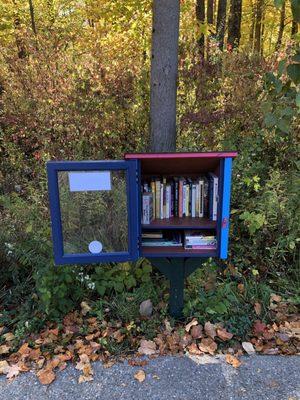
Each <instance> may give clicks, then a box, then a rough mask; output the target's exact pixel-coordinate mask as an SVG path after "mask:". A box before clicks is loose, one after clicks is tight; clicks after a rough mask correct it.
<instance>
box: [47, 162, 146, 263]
mask: <svg viewBox="0 0 300 400" xmlns="http://www.w3.org/2000/svg"><path fill="white" fill-rule="evenodd" d="M137 163H138V161H136V160H128V161H79V162H74V161H66V162H64V161H50V162H48V163H47V172H48V188H49V198H50V211H51V224H52V240H53V248H54V258H55V263H56V264H57V265H60V264H79V263H81V264H89V263H98V262H110V261H112V262H113V261H116V262H119V261H132V260H135V259H137V258H138V252H139V249H138V232H139V226H138V201H139V199H138V184H137V180H138V179H137V178H138V175H137V174H138V164H137Z"/></svg>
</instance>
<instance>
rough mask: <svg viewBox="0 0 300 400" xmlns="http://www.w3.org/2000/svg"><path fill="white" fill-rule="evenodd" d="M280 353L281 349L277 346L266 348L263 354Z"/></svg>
mask: <svg viewBox="0 0 300 400" xmlns="http://www.w3.org/2000/svg"><path fill="white" fill-rule="evenodd" d="M278 353H279V349H278V348H277V347H275V348H273V349H265V350H264V351H263V354H266V355H269V356H273V355H276V354H278Z"/></svg>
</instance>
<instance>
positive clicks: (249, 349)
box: [242, 342, 255, 356]
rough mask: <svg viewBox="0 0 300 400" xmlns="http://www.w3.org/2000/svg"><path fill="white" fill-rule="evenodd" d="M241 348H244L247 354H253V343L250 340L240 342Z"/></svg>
mask: <svg viewBox="0 0 300 400" xmlns="http://www.w3.org/2000/svg"><path fill="white" fill-rule="evenodd" d="M242 346H243V349H244V350H245V352H246V353H247V354H249V356H251V355H252V354H255V349H254V347H253V344H252V343H250V342H243V343H242Z"/></svg>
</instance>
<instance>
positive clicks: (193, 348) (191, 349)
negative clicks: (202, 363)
mask: <svg viewBox="0 0 300 400" xmlns="http://www.w3.org/2000/svg"><path fill="white" fill-rule="evenodd" d="M187 351H188V352H189V354H193V355H196V356H200V355H201V354H203V352H202V351H200V350H199V348H198V346H197V345H196V343H192V344H190V345H189V346H188V347H187Z"/></svg>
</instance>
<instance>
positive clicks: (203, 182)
mask: <svg viewBox="0 0 300 400" xmlns="http://www.w3.org/2000/svg"><path fill="white" fill-rule="evenodd" d="M218 190H219V179H218V177H217V176H216V175H215V174H213V173H209V174H207V176H200V177H199V178H196V179H194V178H193V179H192V178H189V177H187V178H182V177H174V178H171V179H167V178H166V177H162V178H156V179H152V180H151V181H150V182H143V184H142V193H143V210H142V215H143V221H149V222H143V223H144V224H149V223H150V222H151V218H150V217H149V216H151V215H152V217H153V218H156V219H165V218H171V217H179V218H182V217H192V218H194V217H198V218H203V217H207V218H210V219H211V220H213V221H216V220H217V209H218ZM149 193H151V194H152V199H151V206H150V200H149ZM149 207H152V210H150V211H149V210H148V208H149ZM144 215H145V218H144Z"/></svg>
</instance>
